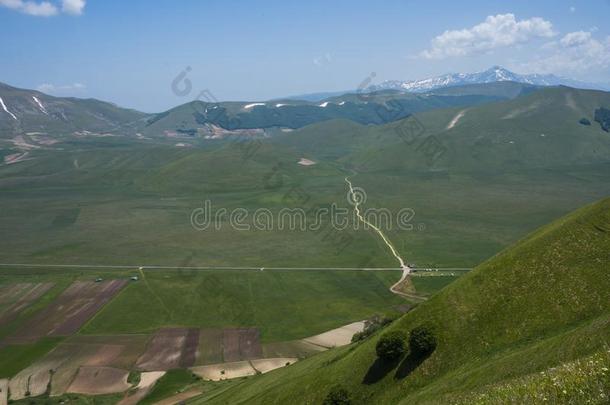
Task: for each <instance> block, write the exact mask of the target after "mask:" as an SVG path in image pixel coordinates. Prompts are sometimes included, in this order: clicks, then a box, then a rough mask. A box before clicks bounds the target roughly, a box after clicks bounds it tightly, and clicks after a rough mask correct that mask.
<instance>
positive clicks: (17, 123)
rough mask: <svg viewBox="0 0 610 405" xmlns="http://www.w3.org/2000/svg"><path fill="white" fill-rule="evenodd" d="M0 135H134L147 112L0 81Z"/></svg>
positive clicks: (5, 136) (2, 136)
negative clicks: (52, 94)
mask: <svg viewBox="0 0 610 405" xmlns="http://www.w3.org/2000/svg"><path fill="white" fill-rule="evenodd" d="M0 97H1V98H2V100H3V102H4V104H5V107H7V110H8V111H9V112H10V114H8V113H6V112H5V111H3V110H2V109H0V138H7V137H12V136H15V135H19V134H24V133H28V132H42V133H45V134H49V135H68V134H71V133H72V132H74V131H89V132H98V133H105V132H118V131H120V133H121V134H122V135H127V134H134V133H135V131H134V128H135V127H137V126H138V125H140V124H139V120H141V119H143V118H145V117H146V116H147V114H144V113H141V112H139V111H135V110H131V109H126V108H121V107H118V106H116V105H114V104H112V103H107V102H104V101H100V100H96V99H79V98H73V97H53V96H49V95H47V94H44V93H41V92H39V91H35V90H26V89H18V88H15V87H12V86H9V85H6V84H3V83H0Z"/></svg>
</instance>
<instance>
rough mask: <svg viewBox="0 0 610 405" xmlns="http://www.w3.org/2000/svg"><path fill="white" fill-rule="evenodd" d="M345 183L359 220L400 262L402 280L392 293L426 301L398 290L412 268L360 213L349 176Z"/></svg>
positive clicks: (381, 232) (392, 289)
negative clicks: (371, 230)
mask: <svg viewBox="0 0 610 405" xmlns="http://www.w3.org/2000/svg"><path fill="white" fill-rule="evenodd" d="M345 182H346V183H347V186H348V187H349V192H350V194H351V196H352V201H353V203H354V204H353V205H354V210H355V211H356V216H357V217H358V219H359V220H360V221H361V222H362V223H363V224H365V225H368V226H370V227H371V228H373V230H375V232H376V233H377V234H378V235H379V236H381V239H382V240H383V242H384V243H385V244H386V246H387V247H388V248H389V249H390V252H391V253H392V256H394V257H395V258H396V260H397V261H398V263H399V264H400V268H401V269H402V275H401V277H400V280H398V281H397V282H396V283H394V284H393V285H392V286H391V287H390V291H391V292H392V293H394V294H397V295H401V296H403V297H406V298H410V299H414V300H417V301H425V300H426V299H425V298H423V297H420V296H418V295H415V294H409V293H405V292H402V291H400V290H399V289H398V286H399V285H400V284H401V283H403V282H404V281H405V280H406V278H407V277H408V276H409V273H411V268H410V267H409V266H408V265H407V264H406V263H405V261H404V259H403V258H402V257H401V256H400V254H399V253H398V251H397V250H396V248H395V247H394V245H392V242H391V241H390V240H389V239H388V237H387V236H386V235H385V234H384V233H383V231H382V230H381V229H380V228H379V227H377V226H376V225H373V224H372V223H370V222H369V221H367V220H366V218H365V217H364V216H363V215H362V213H361V212H360V202H358V197H357V195H356V193H355V191H354V187H353V185H352V182H351V181H350V180H349V176H347V177H346V178H345Z"/></svg>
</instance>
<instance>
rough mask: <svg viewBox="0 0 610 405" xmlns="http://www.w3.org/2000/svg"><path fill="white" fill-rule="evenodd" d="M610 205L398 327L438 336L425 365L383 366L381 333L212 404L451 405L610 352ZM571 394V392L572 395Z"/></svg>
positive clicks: (550, 231)
mask: <svg viewBox="0 0 610 405" xmlns="http://www.w3.org/2000/svg"><path fill="white" fill-rule="evenodd" d="M608 263H610V199H606V200H603V201H601V202H598V203H596V204H593V205H589V206H586V207H584V208H582V209H580V210H578V211H576V212H574V213H572V214H570V215H568V216H566V217H564V218H561V219H559V220H557V221H555V222H554V223H552V224H550V225H548V226H545V227H543V228H541V229H539V230H538V231H536V232H534V233H533V234H531V235H529V236H528V237H527V238H525V239H523V240H522V241H520V242H519V243H517V244H516V245H515V246H513V247H511V248H509V249H507V250H505V251H503V252H501V253H499V254H498V255H496V256H495V257H493V258H492V259H490V260H489V261H487V262H485V263H483V264H482V265H480V266H479V267H478V268H477V269H475V270H474V271H472V272H471V273H469V274H468V275H466V276H464V277H462V278H461V279H459V280H458V281H456V282H454V283H452V284H451V285H449V286H448V287H446V288H445V289H444V290H442V291H441V292H440V293H439V294H437V295H436V296H434V297H433V298H432V299H431V300H429V301H427V302H425V303H423V304H421V305H420V306H418V307H417V308H416V309H415V310H413V311H412V312H410V313H408V314H407V315H405V316H404V317H402V318H401V319H400V320H399V321H397V322H395V323H393V324H392V325H391V326H390V327H389V330H397V329H400V330H404V331H409V330H411V329H412V328H414V327H416V326H419V325H427V326H429V327H431V328H433V329H434V330H435V333H436V335H437V338H438V347H437V349H436V351H435V352H434V353H433V354H432V355H431V356H430V357H429V358H427V359H426V360H424V361H423V363H421V364H417V362H415V361H413V360H412V359H411V358H410V357H407V358H406V359H405V360H404V361H402V363H400V364H399V365H398V366H397V367H394V368H386V369H384V368H383V367H379V366H378V365H375V344H376V341H377V339H378V337H379V336H378V335H377V336H374V337H373V338H371V339H369V340H368V341H365V342H364V343H361V344H359V345H352V346H350V347H346V348H342V349H339V350H334V351H330V352H328V353H324V354H321V355H317V356H315V357H314V358H312V359H309V360H306V361H303V362H300V363H297V364H295V365H293V366H290V367H287V368H286V369H283V370H279V371H276V372H273V373H270V374H267V375H264V376H260V377H256V378H252V379H249V380H246V381H244V382H243V383H241V384H240V385H238V386H237V387H235V388H233V389H232V390H229V391H227V392H225V393H223V394H221V395H219V396H217V397H215V398H207V399H208V400H211V401H212V402H213V403H233V404H235V403H250V404H252V403H265V404H270V403H288V402H292V403H295V402H298V403H321V402H322V400H323V398H324V397H325V395H326V394H327V392H328V391H329V390H330V387H332V386H333V385H335V384H337V383H339V384H342V385H343V386H344V387H346V388H347V390H348V391H349V392H350V393H351V396H352V398H353V400H354V402H355V403H452V402H454V401H455V400H456V398H460V397H461V396H462V395H465V394H467V393H470V392H472V391H479V390H481V389H485V387H486V386H487V385H490V384H496V383H498V382H501V381H503V380H508V379H513V378H516V377H520V376H526V375H528V374H531V373H536V372H539V371H541V370H544V369H547V368H549V367H554V366H557V365H559V364H562V363H564V362H570V361H574V360H576V359H578V358H581V357H584V356H590V355H593V354H595V353H599V352H603V351H606V350H607V344H608V342H609V341H610V273H609V272H610V269H609V267H608ZM566 392H567V391H566Z"/></svg>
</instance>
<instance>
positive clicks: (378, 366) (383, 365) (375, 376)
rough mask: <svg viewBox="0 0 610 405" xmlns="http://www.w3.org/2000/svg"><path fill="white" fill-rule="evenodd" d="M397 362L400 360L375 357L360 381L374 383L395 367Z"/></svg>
mask: <svg viewBox="0 0 610 405" xmlns="http://www.w3.org/2000/svg"><path fill="white" fill-rule="evenodd" d="M399 362H400V360H395V361H384V360H381V359H379V358H377V360H375V362H374V363H373V364H372V365H371V367H369V369H368V371H367V372H366V375H365V376H364V378H363V379H362V383H363V384H367V385H368V384H375V383H376V382H377V381H379V380H381V379H382V378H383V377H385V376H386V375H388V373H389V372H390V371H392V370H393V369H394V368H396V366H397V365H398V363H399Z"/></svg>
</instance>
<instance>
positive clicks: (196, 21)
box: [0, 0, 610, 112]
mask: <svg viewBox="0 0 610 405" xmlns="http://www.w3.org/2000/svg"><path fill="white" fill-rule="evenodd" d="M608 15H610V0H598V1H579V2H576V1H562V0H555V1H532V0H528V1H510V2H507V1H493V0H492V1H489V0H487V1H460V2H455V1H446V2H444V1H377V2H372V1H353V0H352V1H343V0H337V1H316V0H313V1H307V2H289V1H227V0H225V1H214V0H209V1H201V0H200V1H196V0H174V1H169V0H167V1H153V0H147V1H144V0H130V1H115V0H103V1H102V0H86V1H85V0H48V1H46V2H43V1H37V0H0V29H1V32H2V36H1V37H0V61H1V63H0V81H1V82H5V83H8V84H11V85H14V86H18V87H25V88H39V89H41V90H44V91H45V92H48V93H50V94H54V95H61V96H64V95H72V96H77V97H96V98H100V99H103V100H108V101H112V102H115V103H117V104H119V105H121V106H125V107H132V108H137V109H140V110H143V111H148V112H154V111H161V110H164V109H166V108H169V107H172V106H175V105H177V104H180V103H183V102H186V101H189V98H194V97H196V96H197V94H198V93H199V92H200V91H202V90H206V89H207V90H209V91H210V92H211V93H212V94H213V95H214V96H215V97H216V98H217V99H219V100H264V99H269V98H274V97H282V96H289V95H295V94H302V93H310V92H319V91H337V90H347V89H354V88H356V87H357V86H358V85H359V84H360V83H361V82H362V81H363V80H364V79H365V78H366V77H367V76H369V75H370V74H371V72H375V73H376V77H375V82H378V81H382V80H385V79H403V80H406V79H419V78H423V77H428V76H431V75H437V74H442V73H448V72H456V71H465V72H469V71H477V70H483V69H486V68H488V67H490V66H491V65H502V66H505V67H507V68H509V69H511V70H514V71H516V72H519V73H521V72H523V73H526V72H542V73H555V74H558V75H563V76H568V77H572V78H576V79H581V80H587V81H599V82H610V24H608V18H607V17H608ZM187 66H188V67H190V68H191V70H190V71H189V73H188V75H187V77H188V79H189V80H190V81H191V83H192V87H193V90H192V92H191V93H189V94H188V95H185V96H178V95H176V94H174V93H173V92H172V90H171V83H172V80H173V79H174V78H175V77H176V76H177V75H178V74H179V73H180V72H181V71H183V70H184V69H185V68H186V67H187Z"/></svg>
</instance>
